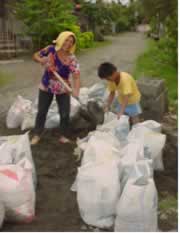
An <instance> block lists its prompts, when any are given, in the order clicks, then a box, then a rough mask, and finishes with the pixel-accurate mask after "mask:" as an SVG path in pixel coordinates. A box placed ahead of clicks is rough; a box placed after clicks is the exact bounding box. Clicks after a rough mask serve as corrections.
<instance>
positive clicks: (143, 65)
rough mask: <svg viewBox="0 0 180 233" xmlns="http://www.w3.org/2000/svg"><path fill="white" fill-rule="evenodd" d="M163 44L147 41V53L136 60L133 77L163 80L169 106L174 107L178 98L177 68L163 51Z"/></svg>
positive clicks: (161, 42)
mask: <svg viewBox="0 0 180 233" xmlns="http://www.w3.org/2000/svg"><path fill="white" fill-rule="evenodd" d="M163 43H165V41H160V42H158V43H156V42H154V41H149V46H148V49H147V51H146V52H145V53H144V54H142V55H140V56H139V58H138V59H137V62H136V67H135V71H134V76H135V78H137V79H138V78H140V77H142V76H146V77H151V78H153V77H154V78H160V79H164V80H165V82H166V85H167V88H168V95H169V100H170V104H173V105H174V103H176V101H177V98H178V90H177V86H178V78H177V77H178V74H177V67H176V66H174V64H173V62H172V57H171V55H170V54H169V53H168V52H165V51H164V45H162V44H163ZM165 45H166V43H165ZM161 46H163V49H162V48H161ZM166 47H167V46H166Z"/></svg>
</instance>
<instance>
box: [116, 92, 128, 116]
mask: <svg viewBox="0 0 180 233" xmlns="http://www.w3.org/2000/svg"><path fill="white" fill-rule="evenodd" d="M128 99H129V95H125V96H124V98H123V101H122V103H121V110H120V112H118V114H117V117H118V119H120V117H121V116H122V115H123V114H124V111H125V108H126V106H127V104H128Z"/></svg>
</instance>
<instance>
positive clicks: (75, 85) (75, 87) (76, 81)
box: [72, 73, 80, 97]
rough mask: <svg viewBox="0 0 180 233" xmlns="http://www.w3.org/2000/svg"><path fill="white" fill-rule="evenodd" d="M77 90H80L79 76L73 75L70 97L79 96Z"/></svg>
mask: <svg viewBox="0 0 180 233" xmlns="http://www.w3.org/2000/svg"><path fill="white" fill-rule="evenodd" d="M79 90H80V74H75V73H74V74H73V93H72V95H73V96H74V97H78V96H79Z"/></svg>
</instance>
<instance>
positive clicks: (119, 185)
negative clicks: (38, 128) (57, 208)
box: [71, 112, 166, 232]
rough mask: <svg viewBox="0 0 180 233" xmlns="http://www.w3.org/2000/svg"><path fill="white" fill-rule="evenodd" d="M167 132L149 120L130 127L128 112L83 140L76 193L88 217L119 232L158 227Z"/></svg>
mask: <svg viewBox="0 0 180 233" xmlns="http://www.w3.org/2000/svg"><path fill="white" fill-rule="evenodd" d="M165 141H166V136H165V135H164V134H162V133H161V125H160V124H159V123H157V122H155V121H145V122H143V123H138V124H136V125H135V126H133V128H132V130H131V131H130V130H129V119H128V116H122V117H121V118H120V119H119V120H118V119H117V116H116V115H115V114H113V113H111V112H109V113H106V114H105V120H104V123H103V124H102V125H100V126H98V127H97V129H96V130H95V131H94V132H91V133H90V134H89V135H88V136H87V137H85V138H83V139H78V140H77V144H78V148H76V151H75V152H76V154H78V153H79V154H81V155H83V157H82V160H81V166H80V167H79V168H78V173H77V177H76V180H75V182H74V184H73V185H72V187H71V190H72V191H76V192H77V202H78V206H79V211H80V215H81V217H82V219H83V220H84V222H85V223H86V224H88V225H92V226H95V227H98V228H103V229H105V228H111V227H114V230H115V231H119V232H131V231H135V232H141V231H157V229H158V226H157V207H158V203H157V202H158V195H157V190H156V187H155V183H154V180H153V171H154V170H163V162H162V150H163V147H164V145H165Z"/></svg>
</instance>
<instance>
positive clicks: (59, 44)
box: [53, 31, 76, 53]
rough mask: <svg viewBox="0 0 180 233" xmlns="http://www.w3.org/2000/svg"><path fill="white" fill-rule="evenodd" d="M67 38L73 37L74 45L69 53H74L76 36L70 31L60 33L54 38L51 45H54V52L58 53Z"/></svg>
mask: <svg viewBox="0 0 180 233" xmlns="http://www.w3.org/2000/svg"><path fill="white" fill-rule="evenodd" d="M69 36H73V37H74V39H75V43H74V45H73V46H72V48H71V49H70V51H69V52H70V53H74V52H75V49H76V36H75V34H74V33H73V32H70V31H65V32H61V33H60V34H59V35H58V37H57V38H56V40H53V43H55V44H56V45H55V50H56V51H58V50H59V49H60V48H61V47H62V45H63V44H64V42H65V40H66V39H67V38H68V37H69Z"/></svg>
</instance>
